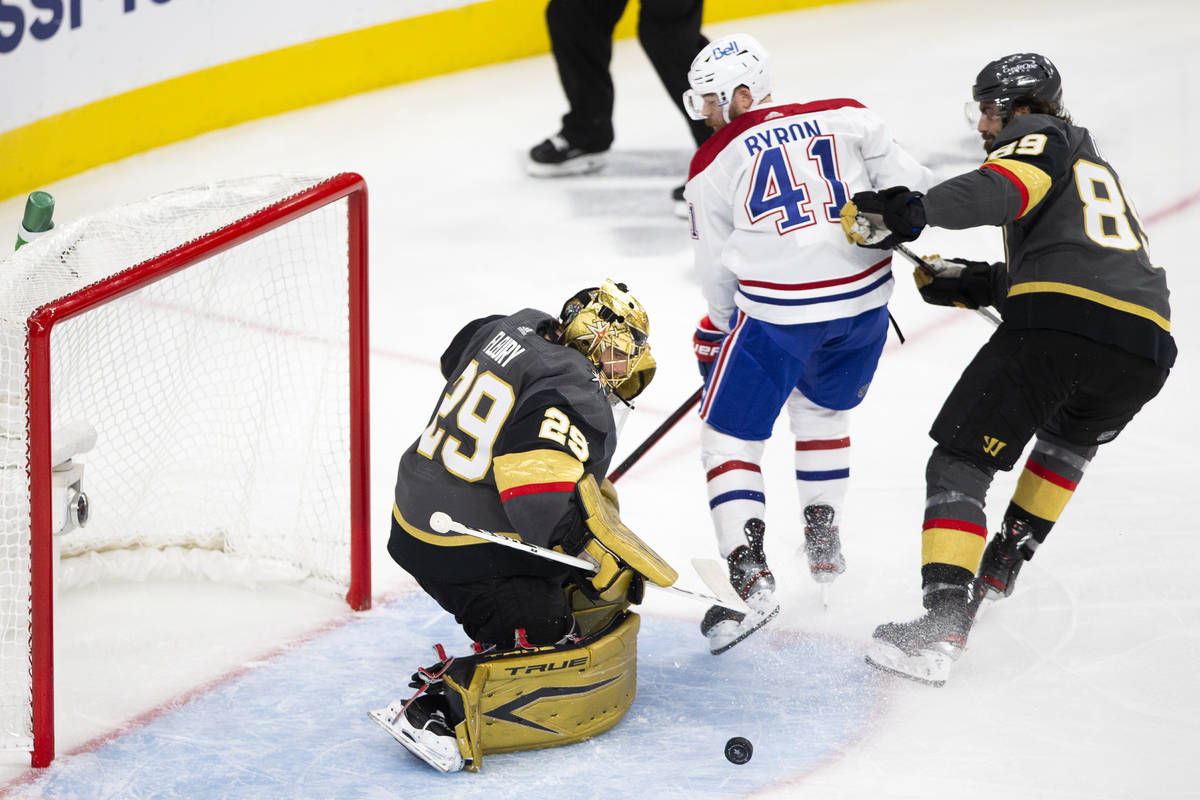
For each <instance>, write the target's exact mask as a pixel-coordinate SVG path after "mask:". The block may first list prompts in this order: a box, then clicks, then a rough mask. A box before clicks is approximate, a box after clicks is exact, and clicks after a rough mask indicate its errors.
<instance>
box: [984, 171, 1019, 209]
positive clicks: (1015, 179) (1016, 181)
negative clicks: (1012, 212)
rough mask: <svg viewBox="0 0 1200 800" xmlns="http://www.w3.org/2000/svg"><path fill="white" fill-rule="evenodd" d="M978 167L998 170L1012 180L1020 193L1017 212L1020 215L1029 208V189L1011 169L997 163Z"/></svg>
mask: <svg viewBox="0 0 1200 800" xmlns="http://www.w3.org/2000/svg"><path fill="white" fill-rule="evenodd" d="M980 169H990V170H993V171H995V172H999V173H1000V174H1001V175H1003V176H1004V177H1006V178H1008V179H1009V180H1010V181H1012V185H1013V186H1016V187H1017V191H1018V192H1020V193H1021V213H1020V214H1017V216H1018V217H1020V216H1021V215H1022V214H1024V213H1025V212H1026V211H1027V210H1028V209H1029V189H1028V188H1027V187H1026V186H1025V182H1024V181H1022V180H1021V179H1020V178H1018V177H1017V176H1016V173H1014V172H1013V171H1012V170H1007V169H1005V168H1004V167H1002V166H1000V165H999V164H984V165H983V166H982V167H980Z"/></svg>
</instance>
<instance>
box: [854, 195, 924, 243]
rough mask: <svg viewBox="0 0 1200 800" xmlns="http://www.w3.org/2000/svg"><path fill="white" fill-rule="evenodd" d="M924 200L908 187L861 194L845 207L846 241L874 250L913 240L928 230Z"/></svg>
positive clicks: (855, 196)
mask: <svg viewBox="0 0 1200 800" xmlns="http://www.w3.org/2000/svg"><path fill="white" fill-rule="evenodd" d="M921 197H922V195H921V193H920V192H910V191H909V190H908V187H907V186H893V187H892V188H890V189H882V190H880V191H878V192H859V193H858V194H856V195H854V197H852V198H850V202H848V203H846V204H845V205H844V206H842V230H843V231H844V232H845V234H846V241H848V242H850V243H851V244H857V245H859V246H860V247H869V248H872V249H874V250H887V249H888V248H891V247H895V246H896V245H898V244H901V243H903V242H911V241H913V240H914V239H916V238H917V237H918V236H920V235H921V231H922V230H924V228H925V207H924V206H923V205H922V204H921Z"/></svg>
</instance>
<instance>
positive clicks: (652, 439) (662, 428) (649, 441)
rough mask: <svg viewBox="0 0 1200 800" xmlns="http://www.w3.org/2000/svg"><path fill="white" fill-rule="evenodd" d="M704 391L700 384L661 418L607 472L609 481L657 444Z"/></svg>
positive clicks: (622, 472)
mask: <svg viewBox="0 0 1200 800" xmlns="http://www.w3.org/2000/svg"><path fill="white" fill-rule="evenodd" d="M703 393H704V387H703V386H701V387H700V388H699V389H697V390H696V391H695V392H693V393H692V396H691V397H689V398H688V399H687V400H684V401H683V405H681V406H680V407H679V408H677V409H675V410H674V411H672V412H671V416H669V417H667V418H666V419H665V420H663V423H662V424H661V425H659V426H658V427H657V428H655V429H654V432H653V433H651V434H650V435H649V436H647V437H646V441H644V442H642V443H641V444H640V445H638V446H637V449H635V450H634V451H633V452H632V453H630V454H629V457H628V458H626V459H625V460H624V461H622V462H621V463H620V464H618V465H617V468H616V469H614V470H612V471H611V472H609V473H608V480H609V482H610V483H616V482H617V479H618V478H620V477H621V476H622V475H624V474H625V473H626V472H628V471H629V468H630V467H632V466H633V465H634V464H636V463H637V462H638V461H639V460H640V459H641V457H642V456H644V455H646V451H647V450H649V449H650V448H651V447H653V446H654V445H656V444H658V440H659V439H661V438H662V437H663V436H666V434H667V431H669V430H671V428H674V427H675V423H677V422H679V420H681V419H683V416H684V415H685V414H687V413H688V412H689V411H691V410H692V409H693V408H694V407H695V406H696V404H697V403H699V402H700V395H702V394H703Z"/></svg>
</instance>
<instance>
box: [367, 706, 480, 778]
mask: <svg viewBox="0 0 1200 800" xmlns="http://www.w3.org/2000/svg"><path fill="white" fill-rule="evenodd" d="M396 705H397V704H395V703H393V704H392V705H391V706H388V707H387V708H380V709H376V710H375V711H368V712H367V716H368V717H370V718H371V719H372V720H374V721H375V723H376V724H377V725H378V726H379V727H381V728H383V729H384V730H385V731H387V732H388V733H390V734H391V735H392V738H393V739H395V740H396V741H397V742H399V743H400V744H401V745H402V746H403V747H404V749H405V750H407V751H408V752H410V753H412V754H413V755H414V756H416V757H417V758H419V759H421V760H422V761H424V762H425V763H426V764H429V765H430V766H431V767H434V768H435V769H437V770H438V771H440V772H446V773H449V772H458V771H459V770H461V769H462V768H463V758H462V755H460V754H459V753H454V754H453V755H450V754H448V753H445V752H442V751H441V750H438V749H435V748H433V747H430V746H429V745H428V744H426V743H425V742H423V741H421V740H420V738H418V737H421V736H436V734H432V733H426V732H425V731H409V730H405V729H403V728H401V727H400V724H399V723H397V724H396V725H393V724H392V723H391V720H392V719H393V718H394V717H395V716H396V708H395V706H396ZM438 738H446V737H438ZM457 746H458V745H457V743H456V744H455V747H457Z"/></svg>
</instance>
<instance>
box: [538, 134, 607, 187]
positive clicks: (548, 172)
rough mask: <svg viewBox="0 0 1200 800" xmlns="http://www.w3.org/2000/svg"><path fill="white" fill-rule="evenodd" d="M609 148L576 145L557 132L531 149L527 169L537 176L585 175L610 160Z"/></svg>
mask: <svg viewBox="0 0 1200 800" xmlns="http://www.w3.org/2000/svg"><path fill="white" fill-rule="evenodd" d="M607 154H608V148H604V149H603V150H591V149H588V148H585V147H576V146H575V145H573V144H571V143H570V142H568V141H567V140H566V139H564V138H563V135H562V133H556V134H554V135H553V136H551V137H550V138H549V139H546V140H545V141H543V142H542V143H541V144H539V145H537V146H536V147H534V148H533V149H532V150H530V151H529V162H528V164H526V167H525V169H526V171H527V172H528V173H529V174H530V175H532V176H534V177H535V178H553V177H556V176H563V175H584V174H586V173H588V172H595V171H596V170H598V169H600V168H601V167H603V166H604V164H605V162H606V161H607V160H608V155H607Z"/></svg>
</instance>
